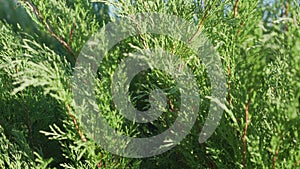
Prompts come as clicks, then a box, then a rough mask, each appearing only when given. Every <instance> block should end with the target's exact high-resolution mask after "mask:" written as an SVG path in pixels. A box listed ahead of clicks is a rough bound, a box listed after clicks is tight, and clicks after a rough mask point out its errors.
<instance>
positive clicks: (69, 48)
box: [22, 0, 76, 63]
mask: <svg viewBox="0 0 300 169" xmlns="http://www.w3.org/2000/svg"><path fill="white" fill-rule="evenodd" d="M22 1H23V2H24V3H25V4H26V5H27V6H28V7H29V8H31V10H32V12H33V13H34V14H35V16H36V17H37V18H38V20H39V21H40V22H41V23H42V24H43V25H44V26H45V28H46V29H47V31H48V32H49V33H50V35H51V36H52V37H53V38H55V39H56V40H57V41H58V42H59V43H60V44H61V45H63V46H64V47H65V48H66V49H67V51H68V52H69V54H70V55H71V57H72V58H71V61H72V62H73V63H75V61H76V59H75V54H74V52H73V49H72V48H71V46H70V45H69V44H68V43H67V42H66V41H64V40H63V39H62V38H61V37H59V36H58V35H57V34H56V33H55V32H54V31H53V30H52V28H51V26H50V25H49V24H48V23H47V21H46V20H45V19H44V17H43V16H42V15H41V13H40V11H39V10H38V9H37V7H36V6H35V5H34V4H33V3H32V2H30V1H28V0H22Z"/></svg>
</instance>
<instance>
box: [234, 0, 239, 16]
mask: <svg viewBox="0 0 300 169" xmlns="http://www.w3.org/2000/svg"><path fill="white" fill-rule="evenodd" d="M238 5H239V0H236V1H235V4H234V10H233V17H234V18H235V17H236V15H237V13H238Z"/></svg>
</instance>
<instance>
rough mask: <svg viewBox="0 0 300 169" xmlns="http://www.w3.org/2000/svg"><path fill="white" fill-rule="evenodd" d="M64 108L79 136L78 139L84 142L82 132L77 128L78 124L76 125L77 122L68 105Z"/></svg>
mask: <svg viewBox="0 0 300 169" xmlns="http://www.w3.org/2000/svg"><path fill="white" fill-rule="evenodd" d="M66 107H67V110H68V114H69V116H70V117H71V119H72V121H73V124H74V126H75V128H76V130H77V132H78V134H79V136H80V138H81V140H82V141H83V142H86V141H87V140H86V138H85V136H84V134H83V132H82V131H81V130H80V128H79V126H78V124H77V120H76V118H75V116H74V115H73V114H72V111H71V107H70V105H68V104H67V106H66Z"/></svg>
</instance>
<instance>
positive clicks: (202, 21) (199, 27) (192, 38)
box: [188, 1, 216, 43]
mask: <svg viewBox="0 0 300 169" xmlns="http://www.w3.org/2000/svg"><path fill="white" fill-rule="evenodd" d="M215 2H216V1H214V2H213V3H212V4H210V6H209V7H208V9H207V10H205V13H204V16H203V17H202V19H201V21H200V22H199V24H198V28H197V30H196V32H195V33H194V34H193V36H192V37H191V38H190V39H189V41H188V43H191V42H192V41H193V40H194V38H195V37H196V36H197V35H198V33H199V32H200V29H201V27H202V25H203V24H204V21H205V20H206V18H207V17H208V12H209V11H210V10H211V9H212V6H213V5H214V4H215Z"/></svg>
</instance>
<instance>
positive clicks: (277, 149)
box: [272, 132, 283, 169]
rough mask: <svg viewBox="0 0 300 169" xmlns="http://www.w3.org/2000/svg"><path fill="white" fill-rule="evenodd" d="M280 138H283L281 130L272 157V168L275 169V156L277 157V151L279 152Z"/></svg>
mask: <svg viewBox="0 0 300 169" xmlns="http://www.w3.org/2000/svg"><path fill="white" fill-rule="evenodd" d="M282 138H283V132H281V134H280V138H279V140H278V143H277V146H276V150H275V153H274V157H273V163H272V169H275V167H276V161H277V157H278V153H279V146H280V145H279V144H280V141H281V139H282Z"/></svg>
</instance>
